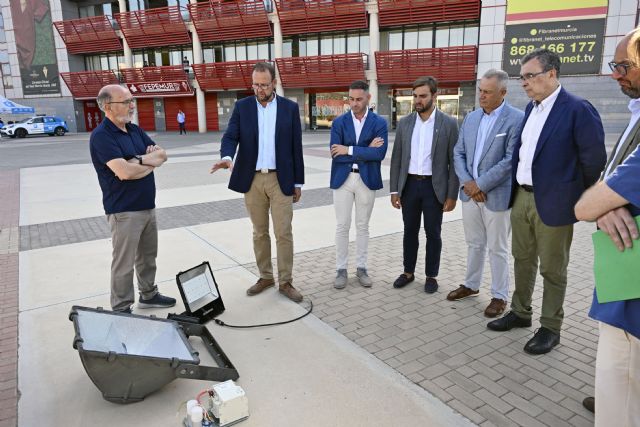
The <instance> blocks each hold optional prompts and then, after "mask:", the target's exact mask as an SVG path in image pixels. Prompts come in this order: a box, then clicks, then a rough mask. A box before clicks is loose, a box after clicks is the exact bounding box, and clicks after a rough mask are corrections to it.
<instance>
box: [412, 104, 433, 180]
mask: <svg viewBox="0 0 640 427" xmlns="http://www.w3.org/2000/svg"><path fill="white" fill-rule="evenodd" d="M435 121H436V109H435V108H434V109H433V112H431V115H430V116H429V118H428V119H427V120H426V121H423V120H422V118H421V117H420V114H416V123H415V125H414V126H413V135H411V160H410V161H409V173H410V174H412V175H431V174H432V168H431V146H432V145H433V129H434V126H435Z"/></svg>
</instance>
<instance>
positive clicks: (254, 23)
mask: <svg viewBox="0 0 640 427" xmlns="http://www.w3.org/2000/svg"><path fill="white" fill-rule="evenodd" d="M189 13H190V15H191V21H192V22H193V25H194V26H195V27H196V32H197V33H198V37H199V38H200V41H201V42H209V41H219V40H236V39H247V38H256V37H267V36H270V35H271V25H269V18H268V17H267V12H266V10H265V5H264V3H263V1H262V0H238V1H233V2H223V3H219V2H212V1H210V2H208V3H192V4H190V5H189Z"/></svg>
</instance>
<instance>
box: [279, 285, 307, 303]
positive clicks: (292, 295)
mask: <svg viewBox="0 0 640 427" xmlns="http://www.w3.org/2000/svg"><path fill="white" fill-rule="evenodd" d="M280 293H281V294H283V295H286V296H287V297H288V298H289V299H290V300H291V301H295V302H300V301H302V294H301V293H300V292H298V291H297V290H296V288H294V287H293V286H291V283H289V282H285V283H282V284H281V285H280Z"/></svg>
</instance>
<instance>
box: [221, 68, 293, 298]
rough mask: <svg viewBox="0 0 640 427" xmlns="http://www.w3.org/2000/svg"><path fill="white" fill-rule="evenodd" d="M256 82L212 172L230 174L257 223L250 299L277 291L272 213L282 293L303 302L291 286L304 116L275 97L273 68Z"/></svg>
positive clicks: (256, 74) (237, 110)
mask: <svg viewBox="0 0 640 427" xmlns="http://www.w3.org/2000/svg"><path fill="white" fill-rule="evenodd" d="M252 80H253V90H254V93H255V95H256V96H255V97H247V98H244V99H241V100H240V101H238V102H236V104H235V107H234V109H233V113H232V115H231V119H230V120H229V126H228V128H227V130H226V132H225V133H224V136H223V137H222V144H221V148H220V156H221V157H222V159H221V160H220V161H218V162H216V163H215V164H214V165H213V167H212V168H211V172H212V173H213V172H215V171H217V170H218V169H230V170H231V179H230V180H229V188H230V189H231V190H233V191H237V192H239V193H244V200H245V205H246V207H247V211H248V212H249V217H250V218H251V222H252V223H253V251H254V253H255V256H256V263H257V265H258V270H259V272H260V278H259V279H258V281H257V282H256V284H255V285H253V286H251V287H250V288H249V289H248V290H247V295H249V296H253V295H257V294H259V293H260V292H262V291H263V290H265V289H267V288H270V287H271V286H274V285H275V280H274V277H273V266H272V264H271V238H270V236H269V211H271V217H272V219H273V228H274V233H275V236H276V248H277V257H278V281H279V285H280V286H279V287H280V292H281V293H282V294H284V295H286V296H287V297H289V298H290V299H291V300H293V301H296V302H300V301H302V295H301V294H300V292H298V291H297V290H296V289H295V288H294V287H293V286H292V284H291V283H292V270H293V233H292V230H291V221H292V219H293V203H295V202H297V201H298V200H300V196H301V188H302V185H303V184H304V162H303V158H302V130H301V126H300V113H299V109H298V104H297V103H295V102H292V101H290V100H288V99H286V98H283V97H280V96H276V93H275V85H276V71H275V68H274V67H273V65H271V64H269V63H266V62H260V63H257V64H256V65H255V66H254V68H253V73H252ZM236 151H237V154H236ZM234 156H235V164H234V162H233V160H232V159H233V158H234Z"/></svg>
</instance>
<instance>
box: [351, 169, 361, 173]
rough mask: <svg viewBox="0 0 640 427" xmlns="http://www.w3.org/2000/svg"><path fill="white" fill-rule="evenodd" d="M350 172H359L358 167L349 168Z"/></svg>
mask: <svg viewBox="0 0 640 427" xmlns="http://www.w3.org/2000/svg"><path fill="white" fill-rule="evenodd" d="M351 172H353V173H360V169H358V168H351Z"/></svg>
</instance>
